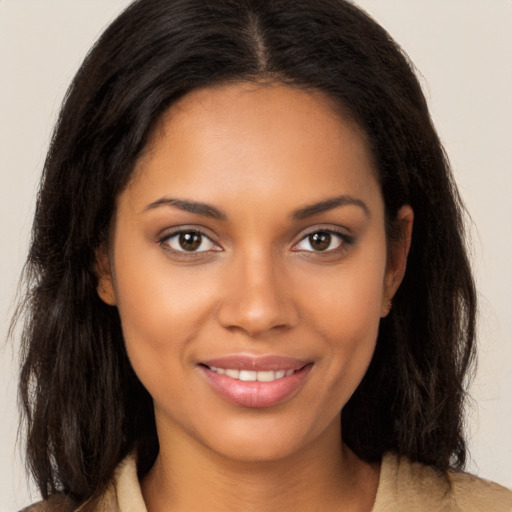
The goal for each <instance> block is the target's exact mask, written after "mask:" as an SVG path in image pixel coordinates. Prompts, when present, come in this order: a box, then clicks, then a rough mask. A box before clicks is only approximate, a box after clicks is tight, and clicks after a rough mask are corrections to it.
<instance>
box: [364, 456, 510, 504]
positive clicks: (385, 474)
mask: <svg viewBox="0 0 512 512" xmlns="http://www.w3.org/2000/svg"><path fill="white" fill-rule="evenodd" d="M397 505H398V508H397ZM388 510H389V511H391V510H393V511H397V510H400V511H401V510H403V511H404V512H405V511H410V510H414V511H415V512H432V511H436V512H437V511H445V512H512V491H510V490H509V489H506V488H505V487H502V486H501V485H498V484H495V483H493V482H489V481H487V480H484V479H482V478H478V477H476V476H474V475H471V474H469V473H464V472H456V471H439V470H437V469H435V468H432V467H429V466H425V465H423V464H420V463H417V462H411V461H410V460H408V459H407V458H406V457H400V456H397V455H392V454H387V455H385V456H384V459H383V461H382V469H381V482H380V484H379V489H378V492H377V500H376V507H375V508H374V511H373V512H385V511H388Z"/></svg>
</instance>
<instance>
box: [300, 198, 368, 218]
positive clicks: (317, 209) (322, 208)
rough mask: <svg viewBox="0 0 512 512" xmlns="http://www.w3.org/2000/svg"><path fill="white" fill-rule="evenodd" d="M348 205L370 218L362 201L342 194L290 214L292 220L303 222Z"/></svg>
mask: <svg viewBox="0 0 512 512" xmlns="http://www.w3.org/2000/svg"><path fill="white" fill-rule="evenodd" d="M348 205H354V206H359V207H360V208H361V209H362V210H363V211H364V213H365V215H366V216H367V217H369V216H370V209H369V208H368V206H367V205H366V203H365V202H364V201H362V200H361V199H357V198H355V197H352V196H349V195H346V194H344V195H341V196H337V197H332V198H329V199H325V200H323V201H320V202H318V203H313V204H311V205H308V206H305V207H304V208H300V209H299V210H295V212H293V214H292V218H293V219H294V220H303V219H307V218H308V217H313V216H314V215H318V214H320V213H324V212H327V211H329V210H333V209H334V208H338V207H339V206H348Z"/></svg>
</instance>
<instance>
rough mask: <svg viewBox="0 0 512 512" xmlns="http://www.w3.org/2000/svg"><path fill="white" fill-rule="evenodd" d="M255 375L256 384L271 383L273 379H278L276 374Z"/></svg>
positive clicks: (269, 372)
mask: <svg viewBox="0 0 512 512" xmlns="http://www.w3.org/2000/svg"><path fill="white" fill-rule="evenodd" d="M256 373H257V379H258V382H272V381H273V380H275V379H278V378H279V377H277V372H272V371H268V372H256Z"/></svg>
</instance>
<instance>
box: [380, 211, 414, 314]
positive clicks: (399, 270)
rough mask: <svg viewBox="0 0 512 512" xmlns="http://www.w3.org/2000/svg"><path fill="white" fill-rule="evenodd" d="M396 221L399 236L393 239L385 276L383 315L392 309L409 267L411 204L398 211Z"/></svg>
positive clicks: (411, 223) (412, 218)
mask: <svg viewBox="0 0 512 512" xmlns="http://www.w3.org/2000/svg"><path fill="white" fill-rule="evenodd" d="M396 222H397V224H398V226H399V230H400V233H399V236H398V238H397V239H396V240H392V241H391V242H390V243H391V247H390V251H389V257H388V262H387V268H386V275H385V278H384V293H383V299H382V309H381V317H385V316H387V315H388V314H389V312H390V311H391V308H392V305H393V302H392V301H393V297H394V296H395V293H396V291H397V290H398V287H399V286H400V284H401V282H402V280H403V278H404V275H405V269H406V267H407V256H408V255H409V249H410V247H411V239H412V227H413V222H414V212H413V209H412V208H411V207H410V206H409V205H404V206H402V208H400V210H399V211H398V213H397V216H396Z"/></svg>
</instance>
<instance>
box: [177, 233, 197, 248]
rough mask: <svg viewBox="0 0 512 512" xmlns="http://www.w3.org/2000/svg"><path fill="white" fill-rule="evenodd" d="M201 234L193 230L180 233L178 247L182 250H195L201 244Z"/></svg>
mask: <svg viewBox="0 0 512 512" xmlns="http://www.w3.org/2000/svg"><path fill="white" fill-rule="evenodd" d="M201 241H202V236H201V233H197V232H195V231H188V232H186V233H180V236H179V243H180V247H181V248H182V249H183V250H184V251H195V250H196V249H198V248H199V246H200V245H201Z"/></svg>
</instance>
